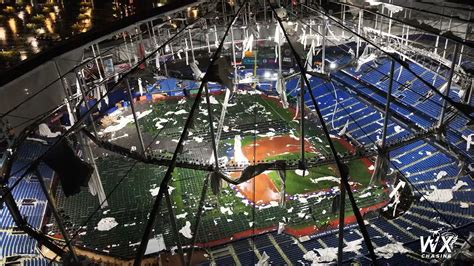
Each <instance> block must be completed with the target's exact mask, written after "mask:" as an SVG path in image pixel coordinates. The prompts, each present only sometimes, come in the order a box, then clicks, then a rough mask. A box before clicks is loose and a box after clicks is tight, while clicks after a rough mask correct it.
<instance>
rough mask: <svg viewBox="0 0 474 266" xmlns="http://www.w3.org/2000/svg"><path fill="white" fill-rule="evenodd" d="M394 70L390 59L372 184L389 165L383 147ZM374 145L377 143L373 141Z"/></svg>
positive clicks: (379, 178) (387, 155) (382, 174)
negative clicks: (380, 135) (380, 138)
mask: <svg viewBox="0 0 474 266" xmlns="http://www.w3.org/2000/svg"><path fill="white" fill-rule="evenodd" d="M394 71H395V61H393V60H392V62H391V65H390V74H389V75H390V76H389V77H390V79H389V81H388V82H389V83H388V91H387V100H386V103H385V110H384V115H385V116H384V121H383V127H382V143H381V145H380V148H378V149H377V150H378V151H379V152H378V155H377V160H376V162H375V171H374V173H373V174H372V178H371V180H370V184H373V183H374V182H376V181H378V180H381V179H382V176H384V175H385V174H386V173H387V170H388V167H389V160H390V158H389V155H390V154H389V152H388V151H387V150H386V149H385V145H386V143H387V127H388V120H389V119H390V103H391V102H392V97H393V96H392V88H393V74H394ZM375 145H376V146H378V145H377V143H375Z"/></svg>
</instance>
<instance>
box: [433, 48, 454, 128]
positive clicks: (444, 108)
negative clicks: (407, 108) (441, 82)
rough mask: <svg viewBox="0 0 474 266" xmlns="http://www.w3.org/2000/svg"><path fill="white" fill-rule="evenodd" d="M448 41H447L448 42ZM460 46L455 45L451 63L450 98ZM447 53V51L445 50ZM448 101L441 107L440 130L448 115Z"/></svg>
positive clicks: (448, 87)
mask: <svg viewBox="0 0 474 266" xmlns="http://www.w3.org/2000/svg"><path fill="white" fill-rule="evenodd" d="M446 41H447V40H446ZM458 50H459V44H457V43H455V44H454V54H453V61H452V62H451V69H450V70H449V77H448V84H447V87H446V94H445V95H446V96H447V97H449V92H450V91H451V82H452V81H453V76H454V67H455V66H456V58H457V56H458ZM445 51H446V50H445ZM446 105H447V103H446V101H443V106H442V107H441V114H440V116H439V121H438V128H440V127H441V126H442V125H443V120H444V116H445V114H446Z"/></svg>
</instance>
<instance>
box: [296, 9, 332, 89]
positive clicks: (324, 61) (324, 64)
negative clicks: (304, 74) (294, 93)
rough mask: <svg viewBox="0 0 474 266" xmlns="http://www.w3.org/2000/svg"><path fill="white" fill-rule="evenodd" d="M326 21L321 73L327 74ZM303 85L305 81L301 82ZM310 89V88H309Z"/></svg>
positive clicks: (326, 23) (325, 23)
mask: <svg viewBox="0 0 474 266" xmlns="http://www.w3.org/2000/svg"><path fill="white" fill-rule="evenodd" d="M323 19H324V23H323V55H322V60H321V73H326V70H325V66H326V34H327V30H328V29H327V27H328V22H327V20H326V18H323ZM301 83H303V80H301ZM308 89H309V88H308Z"/></svg>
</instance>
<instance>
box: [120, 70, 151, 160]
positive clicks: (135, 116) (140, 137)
mask: <svg viewBox="0 0 474 266" xmlns="http://www.w3.org/2000/svg"><path fill="white" fill-rule="evenodd" d="M125 83H126V84H127V90H128V96H129V98H130V107H131V108H132V114H133V120H135V128H136V129H137V134H138V140H139V141H140V148H141V149H142V154H143V155H145V153H146V149H145V144H144V142H143V136H142V131H141V130H140V125H139V124H138V118H137V113H136V111H135V103H134V102H133V95H132V90H131V88H130V83H129V81H128V79H125Z"/></svg>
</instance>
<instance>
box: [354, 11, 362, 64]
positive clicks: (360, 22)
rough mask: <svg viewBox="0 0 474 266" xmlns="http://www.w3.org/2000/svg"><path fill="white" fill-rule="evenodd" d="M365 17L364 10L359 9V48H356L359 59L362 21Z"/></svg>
mask: <svg viewBox="0 0 474 266" xmlns="http://www.w3.org/2000/svg"><path fill="white" fill-rule="evenodd" d="M363 17H364V10H362V9H359V24H358V26H357V35H358V36H357V48H356V57H357V58H358V57H359V50H360V44H361V43H360V28H361V26H362V19H363Z"/></svg>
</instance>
